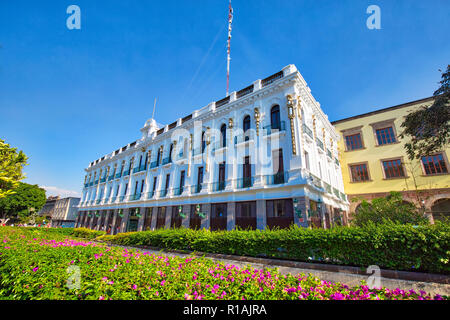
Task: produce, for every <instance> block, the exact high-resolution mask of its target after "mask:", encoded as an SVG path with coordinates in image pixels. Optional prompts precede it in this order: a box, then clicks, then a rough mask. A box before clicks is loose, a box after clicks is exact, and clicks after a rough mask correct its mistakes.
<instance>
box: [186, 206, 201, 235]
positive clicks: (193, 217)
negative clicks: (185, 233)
mask: <svg viewBox="0 0 450 320" xmlns="http://www.w3.org/2000/svg"><path fill="white" fill-rule="evenodd" d="M197 206H199V208H198V209H197ZM202 207H203V205H196V204H193V205H191V214H190V216H189V228H191V229H200V228H201V225H202V218H201V217H200V216H199V215H198V214H197V211H198V212H200V213H201V212H202V210H203V208H202Z"/></svg>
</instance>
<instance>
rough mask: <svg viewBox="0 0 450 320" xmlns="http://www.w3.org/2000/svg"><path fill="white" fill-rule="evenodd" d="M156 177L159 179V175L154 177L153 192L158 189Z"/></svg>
mask: <svg viewBox="0 0 450 320" xmlns="http://www.w3.org/2000/svg"><path fill="white" fill-rule="evenodd" d="M156 179H157V177H154V178H153V192H155V189H156Z"/></svg>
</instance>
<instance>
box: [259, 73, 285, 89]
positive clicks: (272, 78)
mask: <svg viewBox="0 0 450 320" xmlns="http://www.w3.org/2000/svg"><path fill="white" fill-rule="evenodd" d="M281 78H283V71H280V72H277V73H275V74H273V75H271V76H270V77H267V78H265V79H262V80H261V86H262V87H263V88H264V87H265V86H268V85H269V84H271V83H272V82H275V81H276V80H278V79H281Z"/></svg>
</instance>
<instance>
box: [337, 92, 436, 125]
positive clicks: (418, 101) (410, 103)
mask: <svg viewBox="0 0 450 320" xmlns="http://www.w3.org/2000/svg"><path fill="white" fill-rule="evenodd" d="M435 98H436V96H431V97H428V98H423V99H419V100H415V101H410V102H406V103H402V104H398V105H396V106H392V107H387V108H383V109H378V110H375V111H371V112H367V113H363V114H359V115H356V116H352V117H348V118H344V119H341V120H336V121H331V124H333V125H334V124H337V123H341V122H345V121H350V120H354V119H358V118H364V117H368V116H371V115H374V114H378V113H382V112H386V111H389V110H395V109H400V108H405V107H409V106H411V105H414V104H417V103H422V102H426V101H429V100H433V99H435Z"/></svg>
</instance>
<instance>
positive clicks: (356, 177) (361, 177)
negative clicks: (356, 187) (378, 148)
mask: <svg viewBox="0 0 450 320" xmlns="http://www.w3.org/2000/svg"><path fill="white" fill-rule="evenodd" d="M350 176H351V179H352V181H353V182H362V181H368V180H369V171H368V170H367V164H366V163H361V164H354V165H350Z"/></svg>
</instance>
